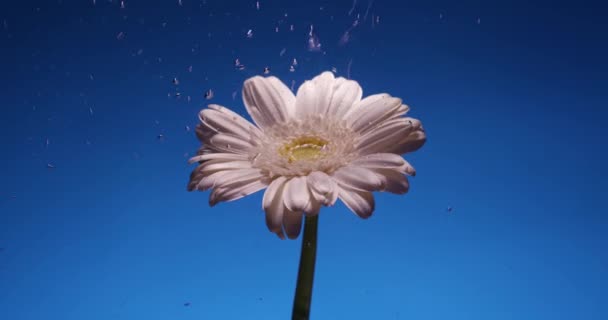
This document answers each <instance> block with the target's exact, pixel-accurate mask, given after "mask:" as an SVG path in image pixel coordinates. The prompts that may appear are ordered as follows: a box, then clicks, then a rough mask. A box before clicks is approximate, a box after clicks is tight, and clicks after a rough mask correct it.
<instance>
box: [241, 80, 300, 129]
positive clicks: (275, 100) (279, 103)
mask: <svg viewBox="0 0 608 320" xmlns="http://www.w3.org/2000/svg"><path fill="white" fill-rule="evenodd" d="M243 102H244V103H245V107H246V108H247V111H248V112H249V114H250V115H251V117H252V118H253V121H255V123H256V124H257V125H258V126H259V127H261V128H264V127H269V126H272V125H274V124H276V123H279V122H284V121H286V120H287V119H289V118H290V114H291V113H292V110H293V108H294V104H295V97H294V95H293V93H291V91H289V89H288V88H287V87H286V86H285V85H284V84H283V83H282V82H281V81H280V80H278V79H276V78H275V77H268V78H263V77H260V76H255V77H253V78H249V79H247V80H245V83H244V84H243Z"/></svg>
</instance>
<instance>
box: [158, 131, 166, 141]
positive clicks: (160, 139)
mask: <svg viewBox="0 0 608 320" xmlns="http://www.w3.org/2000/svg"><path fill="white" fill-rule="evenodd" d="M156 139H158V141H164V140H165V135H164V134H162V133H161V134H159V135H157V136H156Z"/></svg>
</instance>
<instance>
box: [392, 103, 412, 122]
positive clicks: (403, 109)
mask: <svg viewBox="0 0 608 320" xmlns="http://www.w3.org/2000/svg"><path fill="white" fill-rule="evenodd" d="M409 111H410V107H409V106H408V105H406V104H402V105H401V106H399V108H397V110H395V111H394V112H393V114H392V115H391V119H396V118H398V117H401V116H402V115H404V114H406V113H408V112H409Z"/></svg>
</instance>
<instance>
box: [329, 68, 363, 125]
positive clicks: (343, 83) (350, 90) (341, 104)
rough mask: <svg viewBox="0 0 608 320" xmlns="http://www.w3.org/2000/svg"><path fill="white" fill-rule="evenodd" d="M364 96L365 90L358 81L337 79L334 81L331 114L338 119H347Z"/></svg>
mask: <svg viewBox="0 0 608 320" xmlns="http://www.w3.org/2000/svg"><path fill="white" fill-rule="evenodd" d="M362 96H363V90H362V89H361V87H360V86H359V84H358V83H357V82H356V81H352V80H346V79H344V78H341V77H340V78H337V79H336V80H335V81H334V93H333V95H332V98H331V102H330V110H329V113H330V114H332V115H334V116H335V117H336V118H338V119H339V118H345V117H346V115H347V114H348V113H349V112H350V111H351V110H352V109H353V107H354V105H355V104H356V103H358V102H359V101H360V100H361V97H362Z"/></svg>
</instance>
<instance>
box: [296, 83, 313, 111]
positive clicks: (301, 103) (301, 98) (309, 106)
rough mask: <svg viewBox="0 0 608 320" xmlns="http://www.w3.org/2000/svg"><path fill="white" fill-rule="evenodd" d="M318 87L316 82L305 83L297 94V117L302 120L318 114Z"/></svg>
mask: <svg viewBox="0 0 608 320" xmlns="http://www.w3.org/2000/svg"><path fill="white" fill-rule="evenodd" d="M316 105H317V86H316V85H315V83H314V82H312V81H310V80H307V81H304V83H302V84H301V85H300V87H299V88H298V92H297V93H296V116H297V117H298V118H302V117H304V116H306V115H308V114H315V113H316Z"/></svg>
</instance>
